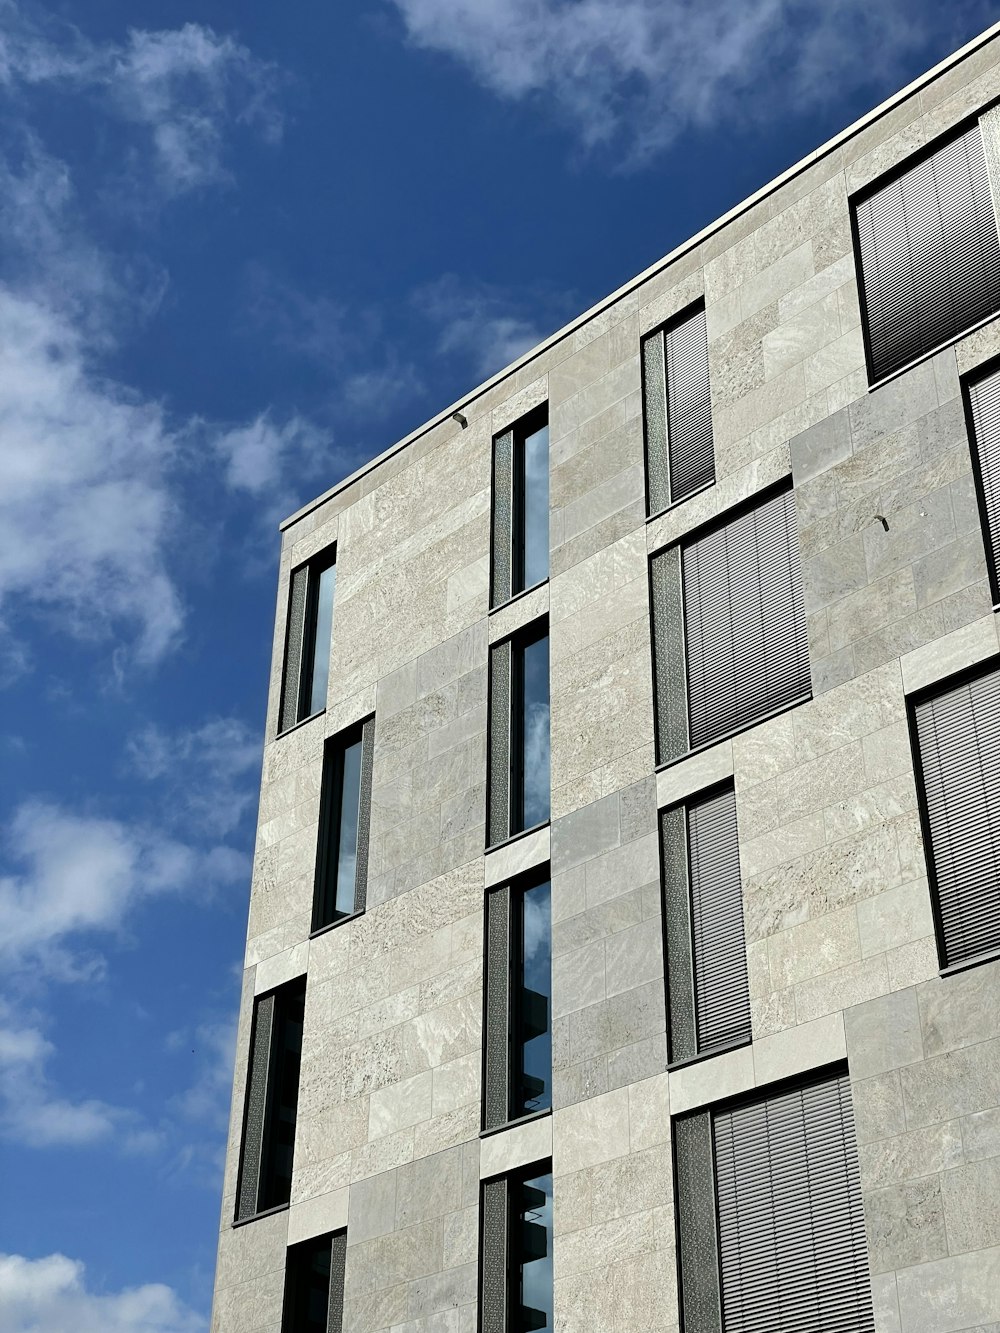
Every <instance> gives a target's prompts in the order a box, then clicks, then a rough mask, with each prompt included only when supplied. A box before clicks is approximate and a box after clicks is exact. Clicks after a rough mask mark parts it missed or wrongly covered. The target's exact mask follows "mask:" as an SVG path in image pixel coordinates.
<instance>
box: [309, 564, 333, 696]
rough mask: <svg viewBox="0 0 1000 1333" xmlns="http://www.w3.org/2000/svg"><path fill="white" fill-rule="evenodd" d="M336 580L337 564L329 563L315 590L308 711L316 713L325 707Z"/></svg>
mask: <svg viewBox="0 0 1000 1333" xmlns="http://www.w3.org/2000/svg"><path fill="white" fill-rule="evenodd" d="M336 582H337V566H336V565H330V566H329V568H327V569H324V570H323V572H322V573H321V574H320V576H319V587H318V589H317V591H316V611H315V615H316V629H315V633H314V635H313V660H312V663H311V669H312V687H311V690H310V699H309V713H310V714H312V713H318V712H319V711H320V709H321V708H325V707H326V689H327V683H328V681H329V678H330V638H331V635H332V634H333V593H334V588H335V586H336Z"/></svg>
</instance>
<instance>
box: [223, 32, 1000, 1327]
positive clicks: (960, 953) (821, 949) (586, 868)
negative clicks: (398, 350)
mask: <svg viewBox="0 0 1000 1333" xmlns="http://www.w3.org/2000/svg"><path fill="white" fill-rule="evenodd" d="M995 200H996V201H998V203H1000V28H998V29H993V30H991V31H990V32H989V33H987V34H985V35H984V36H983V37H982V38H980V39H978V40H977V41H975V42H973V43H972V44H971V45H970V46H968V47H967V48H965V49H964V50H963V51H961V52H959V53H958V54H957V55H956V56H954V57H952V58H951V59H949V60H948V61H946V62H945V63H944V64H943V65H941V66H939V67H938V68H937V69H935V70H933V71H932V72H931V73H930V74H928V75H927V76H926V77H924V78H922V79H920V80H919V81H918V82H917V83H915V84H914V85H912V86H911V87H910V88H908V89H906V90H905V91H904V92H903V93H901V94H900V95H898V96H897V97H894V98H892V99H891V100H890V101H889V102H887V103H886V104H885V105H884V106H882V107H880V108H879V109H878V110H877V111H875V112H873V113H872V114H871V115H869V116H867V117H866V118H865V119H864V120H862V121H860V122H859V123H858V124H856V125H854V126H852V127H850V128H849V129H848V130H846V131H844V133H843V134H841V135H839V136H838V137H837V138H836V139H834V140H832V141H831V142H830V143H829V144H827V145H825V146H824V147H823V148H821V149H819V150H818V151H817V152H816V153H814V154H813V155H812V156H811V157H809V158H807V159H806V160H805V161H803V162H801V163H799V164H798V165H797V166H795V167H793V168H792V169H791V170H790V171H788V172H786V173H785V174H784V175H783V176H782V177H780V178H779V179H778V180H776V181H775V182H773V183H772V184H770V185H768V186H766V187H765V188H764V189H762V190H761V191H760V192H759V193H758V194H756V195H754V196H753V198H751V199H749V200H747V201H746V202H745V203H744V204H741V205H740V206H739V207H738V208H736V209H734V210H733V211H732V212H731V213H730V214H728V215H727V216H726V217H725V218H723V219H721V220H720V221H719V222H718V223H717V224H715V225H713V226H711V227H709V228H708V229H707V230H706V231H704V232H703V233H701V234H700V235H699V236H696V237H695V238H693V239H692V240H691V241H690V242H688V243H687V244H685V245H683V246H682V247H680V248H679V249H678V250H676V251H675V252H674V253H673V254H671V255H669V256H668V257H667V258H666V259H664V260H663V261H662V262H660V263H658V264H656V265H654V266H653V268H651V269H649V270H648V271H647V272H645V273H643V274H642V275H640V276H639V277H638V278H636V279H635V280H634V281H633V282H630V283H629V284H627V285H626V286H625V287H623V288H622V289H621V290H620V291H618V292H616V293H614V294H613V295H612V296H610V297H609V298H608V299H607V300H606V301H603V302H602V303H601V304H599V305H598V306H596V307H595V308H594V309H593V310H591V311H589V312H587V313H586V314H584V315H582V316H581V317H580V318H579V319H578V320H576V321H575V322H574V323H572V324H571V325H569V326H567V327H566V328H565V329H562V330H560V331H559V332H558V333H557V334H555V335H554V336H553V337H551V338H550V339H548V340H547V341H546V342H545V343H543V344H542V345H541V346H539V347H537V348H535V349H534V350H533V351H531V352H529V353H528V354H526V355H525V356H523V357H522V358H521V359H520V360H519V361H518V362H516V363H515V364H514V365H512V366H510V367H508V368H507V369H506V370H505V371H503V372H502V373H500V374H499V375H497V376H495V377H494V378H493V379H492V380H490V381H489V382H488V383H487V384H485V385H483V386H481V387H480V388H478V389H476V390H475V391H474V392H472V393H471V394H470V395H469V396H468V397H466V398H464V399H463V400H462V401H460V402H459V403H457V404H456V405H454V406H453V407H449V408H446V409H445V410H444V411H443V412H442V413H441V414H440V415H439V416H438V417H436V418H434V420H432V421H430V422H429V423H428V424H426V425H425V426H423V427H421V428H420V429H419V430H417V431H415V432H414V433H413V434H412V435H411V436H409V437H408V438H407V439H405V440H403V441H401V442H400V443H399V444H397V445H396V446H394V447H393V448H391V449H389V450H388V451H387V452H386V453H385V454H383V455H382V456H381V457H380V458H377V459H375V460H373V461H372V462H371V463H370V464H368V465H367V466H366V467H364V468H363V469H361V471H360V472H358V473H356V474H355V475H354V476H353V477H349V478H348V479H347V480H345V481H343V482H341V483H340V484H338V485H337V486H335V487H334V488H333V489H332V490H330V491H329V492H327V494H325V495H323V496H321V497H320V498H319V499H318V500H316V501H315V502H314V503H313V504H311V505H309V506H307V507H306V508H305V509H303V510H302V511H301V512H300V513H298V514H296V515H294V516H293V517H292V518H291V519H289V520H288V521H287V522H286V523H285V524H284V526H283V533H282V554H281V570H280V580H279V591H278V607H277V621H276V635H275V648H274V667H273V671H272V676H271V685H270V694H269V708H268V720H267V742H266V748H265V752H264V771H263V784H262V791H261V806H260V824H259V830H258V838H257V849H256V857H255V863H254V873H253V885H252V894H251V902H250V923H249V931H248V943H247V952H246V970H245V973H244V986H243V1004H242V1010H241V1019H240V1030H239V1044H238V1056H237V1067H236V1078H235V1091H234V1102H233V1117H232V1128H231V1134H230V1139H229V1150H228V1156H227V1164H226V1174H225V1189H224V1199H223V1210H222V1225H221V1235H220V1242H219V1260H218V1273H217V1287H216V1297H215V1309H214V1314H213V1329H214V1330H215V1331H216V1333H279V1331H282V1330H283V1333H306V1331H309V1333H312V1331H313V1330H315V1331H316V1333H321V1331H328V1333H339V1331H340V1330H341V1329H343V1330H344V1331H345V1333H376V1331H377V1330H383V1331H385V1330H393V1333H474V1330H477V1329H480V1330H482V1333H505V1331H506V1330H522V1329H523V1330H545V1331H546V1333H555V1331H556V1330H557V1331H558V1333H652V1331H653V1330H656V1331H657V1333H671V1331H673V1330H677V1329H679V1328H683V1329H684V1330H685V1333H735V1331H737V1330H740V1331H742V1330H758V1329H759V1330H762V1331H763V1330H767V1333H775V1331H776V1330H793V1329H794V1330H797V1331H799V1333H813V1331H814V1330H815V1331H817V1333H818V1331H819V1330H836V1331H838V1333H839V1331H840V1330H843V1331H844V1333H848V1331H852V1333H853V1331H854V1330H878V1333H952V1331H955V1333H957V1331H958V1330H966V1331H967V1333H973V1331H975V1333H997V1330H1000V1206H998V1201H1000V961H998V960H1000V640H998V631H997V620H996V616H995V614H994V608H995V606H996V604H997V601H998V581H997V565H996V558H997V556H998V554H1000V368H998V367H1000V362H998V361H997V360H995V358H997V357H998V354H1000V241H998V233H997V217H996V205H995V203H994V201H995Z"/></svg>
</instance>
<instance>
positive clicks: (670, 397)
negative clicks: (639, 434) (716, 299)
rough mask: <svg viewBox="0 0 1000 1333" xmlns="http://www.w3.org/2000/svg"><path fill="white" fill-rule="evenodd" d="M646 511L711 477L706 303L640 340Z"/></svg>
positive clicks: (671, 501)
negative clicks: (646, 487)
mask: <svg viewBox="0 0 1000 1333" xmlns="http://www.w3.org/2000/svg"><path fill="white" fill-rule="evenodd" d="M642 381H643V408H644V412H645V426H646V480H647V486H648V504H647V508H648V512H649V513H651V514H658V513H659V512H660V510H661V509H666V508H667V506H668V505H672V504H676V503H677V501H678V500H683V499H684V498H685V496H688V495H693V494H694V493H695V491H700V490H702V489H703V488H704V487H705V486H710V485H711V484H712V482H714V481H715V447H714V444H713V441H712V400H711V394H710V391H709V383H708V333H707V329H706V325H705V307H704V305H701V304H700V305H698V306H696V307H695V308H693V309H691V310H686V311H685V312H684V314H683V315H681V316H680V317H679V318H678V319H675V320H674V321H672V322H671V323H670V324H667V325H666V326H665V327H664V328H662V329H656V330H655V331H654V332H653V333H650V334H649V335H648V336H647V337H645V338H644V339H643V340H642Z"/></svg>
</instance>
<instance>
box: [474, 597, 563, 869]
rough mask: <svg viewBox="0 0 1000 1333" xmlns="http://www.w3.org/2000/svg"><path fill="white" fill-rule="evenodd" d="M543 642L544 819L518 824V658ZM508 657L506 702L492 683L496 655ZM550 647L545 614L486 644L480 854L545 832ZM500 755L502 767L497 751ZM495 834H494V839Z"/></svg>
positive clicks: (521, 792) (521, 797) (520, 681)
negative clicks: (502, 795) (482, 848)
mask: <svg viewBox="0 0 1000 1333" xmlns="http://www.w3.org/2000/svg"><path fill="white" fill-rule="evenodd" d="M543 639H545V640H549V680H548V686H549V689H548V706H549V763H550V767H549V813H548V814H547V815H546V817H545V818H544V819H540V820H538V821H537V822H536V823H534V824H526V823H525V822H524V783H525V770H524V654H525V651H526V649H528V648H531V647H533V646H534V645H535V644H537V643H541V642H542V640H543ZM504 651H506V652H508V653H509V663H508V680H507V685H506V696H505V698H504V699H498V697H497V695H498V694H499V693H500V692H501V690H500V687H499V686H498V684H497V680H498V670H497V662H498V653H502V652H504ZM551 652H552V645H551V638H550V634H549V617H548V614H547V613H546V614H545V615H543V616H539V617H538V618H537V619H535V620H532V621H531V622H530V623H529V624H527V625H522V626H521V627H520V628H519V629H517V630H514V631H513V632H512V633H511V634H508V635H506V636H505V637H504V638H502V639H498V640H497V641H496V642H495V643H492V644H490V650H489V683H488V692H487V693H488V697H487V709H486V711H487V720H486V728H487V732H486V734H487V764H486V850H487V851H492V850H493V849H495V848H496V847H500V846H502V845H503V844H504V843H505V842H510V841H512V840H513V839H514V838H520V837H524V836H525V835H527V834H528V833H533V832H534V831H535V829H539V828H545V827H546V826H547V825H548V824H549V823H550V822H551V816H552V800H551V796H552V770H551V753H552V752H551V740H552V657H551ZM503 749H506V760H505V764H502V763H501V760H502V755H501V754H499V753H498V750H503ZM501 766H503V767H504V776H505V781H503V782H501V781H498V776H499V775H498V772H497V769H498V767H501ZM504 787H505V788H506V800H505V802H504V803H503V804H502V805H501V804H500V803H499V802H500V800H501V798H500V796H499V795H498V793H500V792H502V791H503V789H504ZM497 830H499V832H498V833H497Z"/></svg>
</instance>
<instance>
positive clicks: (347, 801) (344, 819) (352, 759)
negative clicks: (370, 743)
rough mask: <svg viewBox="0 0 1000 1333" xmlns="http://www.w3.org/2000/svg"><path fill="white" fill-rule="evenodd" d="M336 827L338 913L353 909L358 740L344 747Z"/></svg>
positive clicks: (359, 777)
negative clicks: (338, 819)
mask: <svg viewBox="0 0 1000 1333" xmlns="http://www.w3.org/2000/svg"><path fill="white" fill-rule="evenodd" d="M340 792H341V795H340V827H339V829H338V838H337V901H336V912H337V915H338V916H342V915H344V914H345V913H349V912H353V911H354V888H355V882H356V878H357V865H358V812H359V810H360V807H361V741H360V740H358V741H356V742H355V743H354V744H353V745H349V746H347V748H346V749H345V750H344V759H343V779H342V782H341V788H340Z"/></svg>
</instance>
